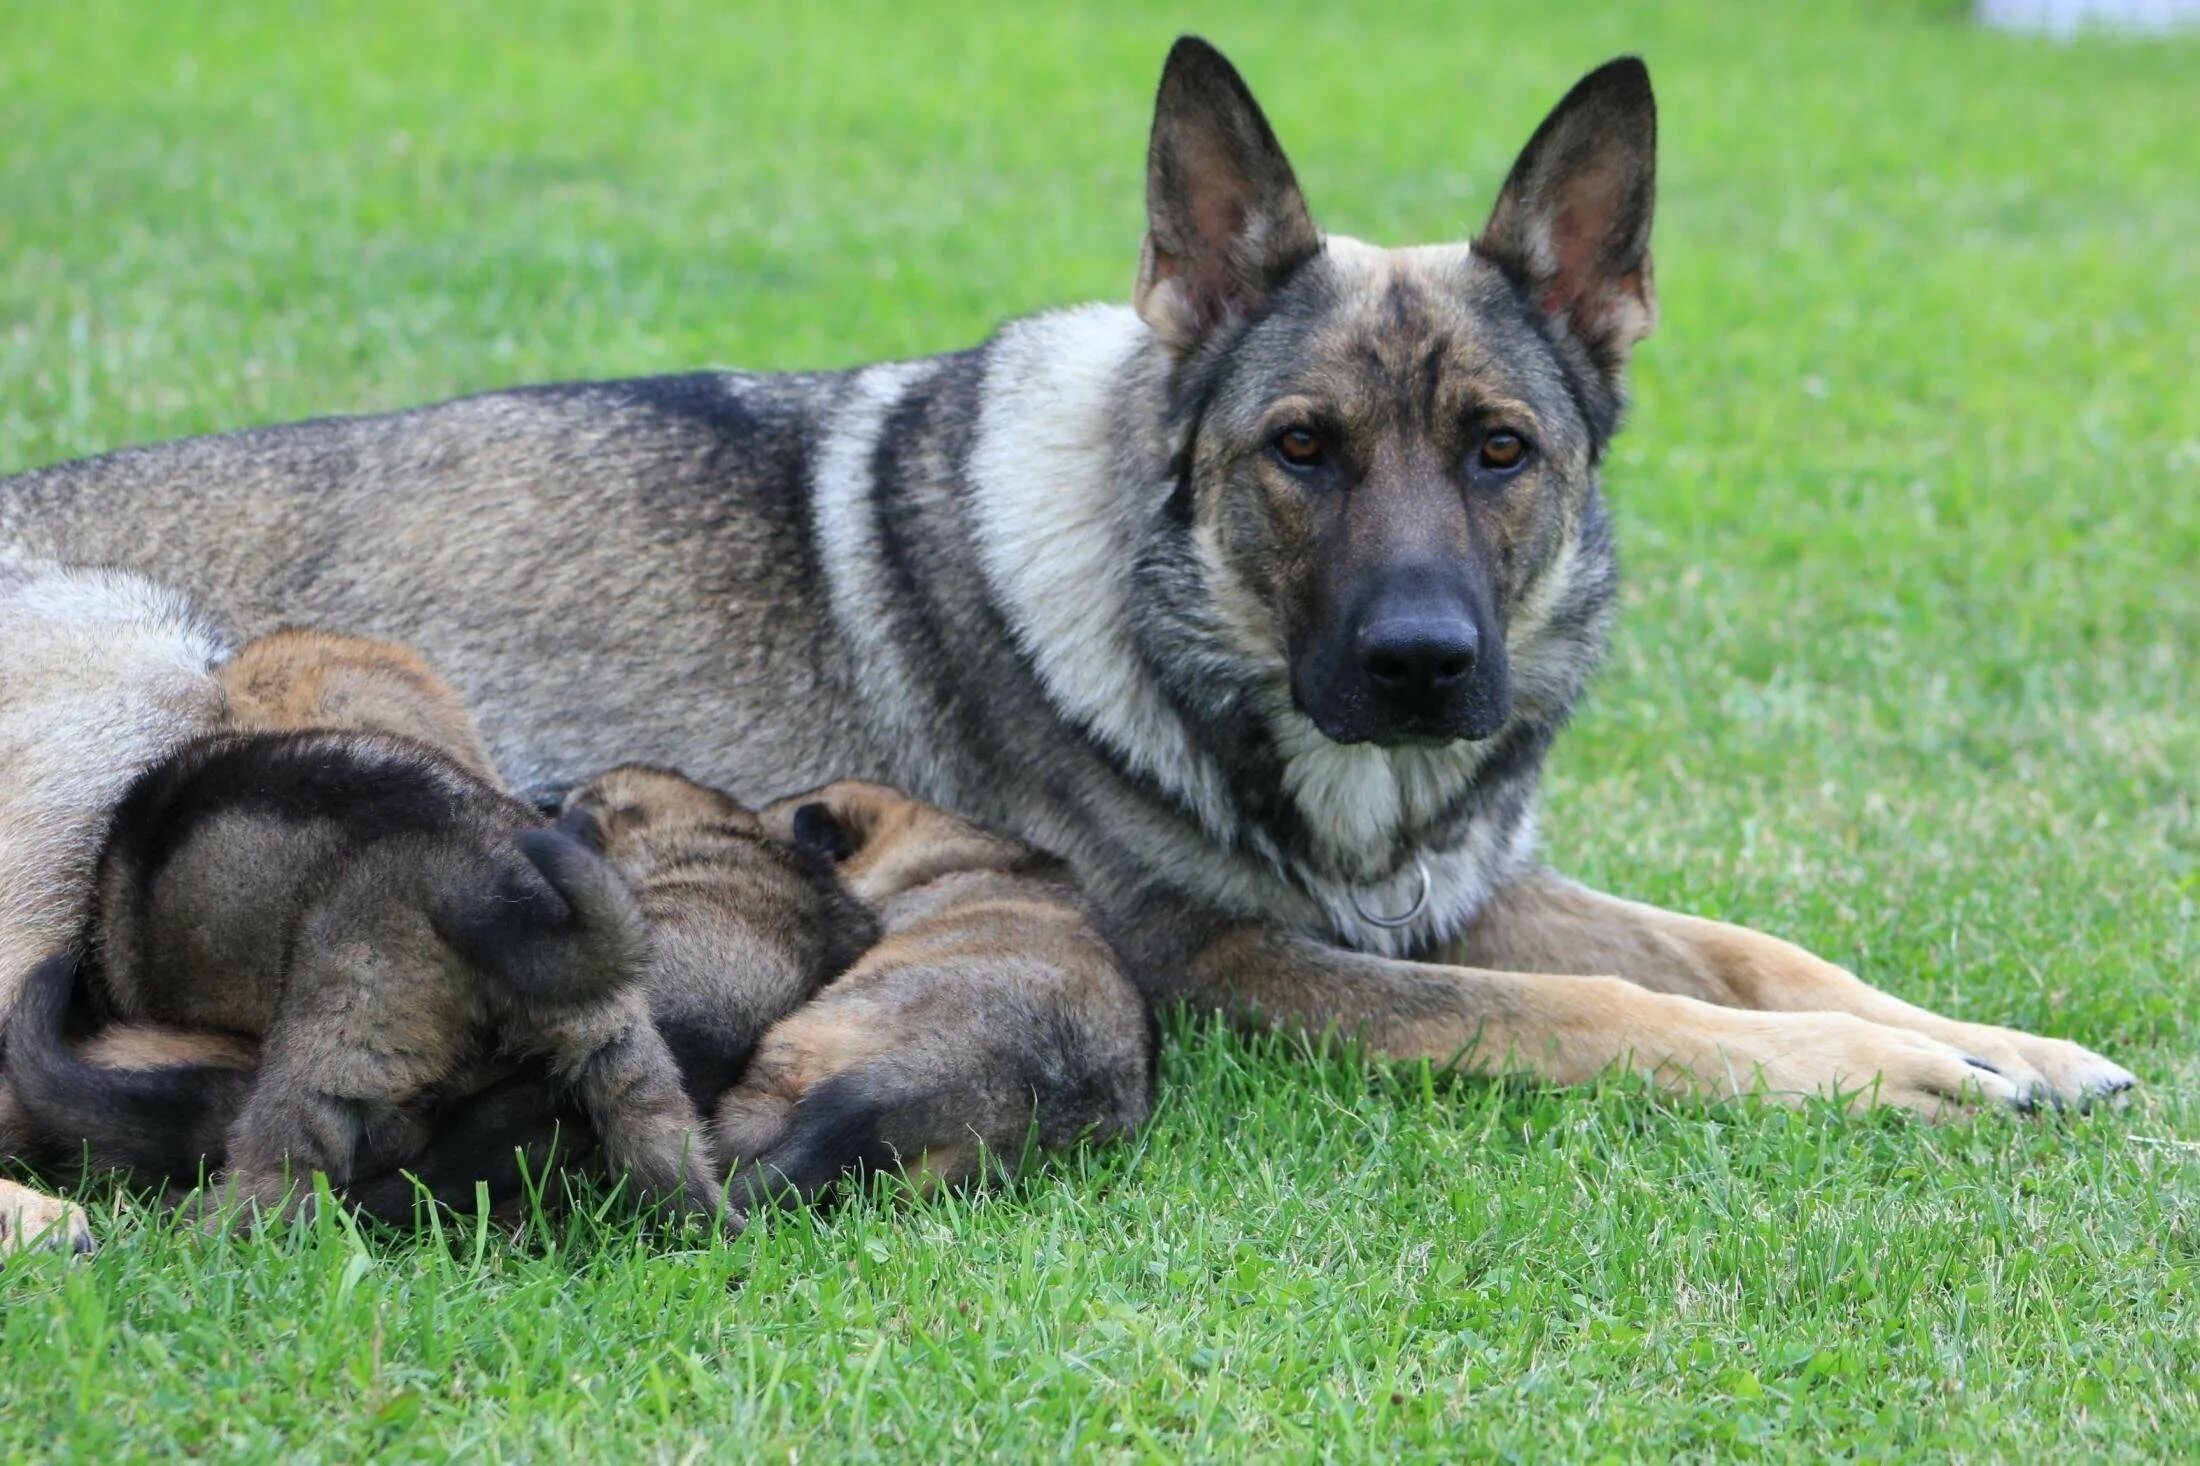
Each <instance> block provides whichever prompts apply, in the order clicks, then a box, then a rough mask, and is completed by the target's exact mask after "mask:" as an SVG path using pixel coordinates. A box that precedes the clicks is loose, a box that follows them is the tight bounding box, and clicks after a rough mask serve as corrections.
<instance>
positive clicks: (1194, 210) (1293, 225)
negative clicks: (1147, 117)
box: [1134, 36, 1322, 356]
mask: <svg viewBox="0 0 2200 1466" xmlns="http://www.w3.org/2000/svg"><path fill="white" fill-rule="evenodd" d="M1321 247H1322V239H1321V234H1320V232H1319V231H1318V230H1316V229H1315V228H1314V220H1313V216H1312V215H1310V214H1309V213H1307V210H1306V199H1305V196H1304V195H1302V194H1301V193H1300V192H1299V183H1298V179H1297V178H1296V177H1295V176H1294V175H1293V174H1292V172H1291V163H1290V160H1289V159H1287V158H1285V157H1284V155H1283V149H1282V148H1281V147H1279V146H1278V145H1277V143H1276V135H1275V133H1273V132H1271V131H1270V130H1269V127H1268V119H1267V118H1266V117H1263V116H1262V115H1261V111H1260V104H1259V103H1258V102H1255V101H1254V100H1253V94H1252V92H1251V91H1249V90H1248V89H1247V88H1246V85H1245V81H1244V79H1243V78H1242V77H1240V76H1239V75H1238V74H1237V68H1236V67H1234V66H1232V65H1231V64H1230V63H1229V62H1228V61H1227V60H1225V59H1223V55H1222V53H1221V52H1220V51H1217V50H1216V49H1215V48H1214V47H1212V46H1210V45H1208V44H1207V43H1206V42H1205V41H1203V40H1201V39H1199V38H1198V37H1197V36H1185V37H1183V38H1182V39H1180V40H1179V41H1178V42H1177V43H1176V45H1175V47H1174V48H1173V49H1172V50H1171V51H1170V52H1169V60H1168V63H1167V64H1166V65H1165V66H1164V67H1163V68H1162V71H1161V91H1160V95H1159V96H1157V97H1156V98H1155V99H1154V113H1153V139H1152V141H1151V142H1150V143H1149V144H1148V146H1147V149H1146V244H1145V249H1144V252H1143V253H1142V255H1141V257H1140V259H1139V264H1138V291H1137V294H1136V295H1135V296H1134V301H1135V303H1136V305H1137V307H1138V314H1139V316H1140V317H1141V318H1143V319H1144V320H1145V322H1146V324H1147V325H1149V326H1151V327H1153V329H1154V332H1155V333H1156V334H1157V335H1159V336H1160V337H1161V339H1162V341H1163V342H1164V343H1165V344H1166V345H1167V346H1168V348H1169V349H1170V350H1171V351H1173V352H1175V353H1176V354H1177V355H1179V356H1181V355H1183V354H1185V353H1187V352H1189V351H1190V350H1192V348H1194V347H1195V346H1197V345H1198V344H1199V342H1200V341H1201V340H1202V339H1203V338H1204V337H1205V336H1206V335H1207V333H1208V332H1209V331H1212V330H1213V329H1214V328H1215V327H1216V326H1218V325H1220V324H1222V323H1223V322H1224V321H1227V320H1229V319H1231V318H1233V317H1242V316H1244V315H1246V314H1249V313H1250V312H1251V311H1253V310H1255V309H1257V308H1258V307H1259V305H1260V303H1261V302H1262V301H1263V300H1265V299H1266V298H1267V296H1268V294H1269V292H1270V291H1272V290H1274V289H1275V288H1276V287H1277V286H1278V285H1280V284H1282V283H1283V280H1284V278H1285V277H1286V276H1288V275H1289V274H1290V273H1291V272H1292V271H1293V270H1294V269H1296V268H1298V267H1299V266H1300V265H1301V264H1303V263H1305V261H1306V260H1307V259H1309V258H1310V257H1311V256H1313V255H1315V254H1317V253H1318V252H1320V250H1321Z"/></svg>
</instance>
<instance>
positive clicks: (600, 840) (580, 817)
mask: <svg viewBox="0 0 2200 1466" xmlns="http://www.w3.org/2000/svg"><path fill="white" fill-rule="evenodd" d="M557 827H558V829H559V831H561V832H562V833H564V834H565V835H568V836H570V837H571V838H572V839H573V840H575V841H577V842H578V843H579V844H581V845H582V846H584V847H585V848H586V849H588V850H589V851H591V852H592V853H594V854H597V855H601V854H603V852H604V847H605V846H606V845H607V844H608V843H609V841H608V840H607V839H606V838H605V835H604V827H603V821H602V820H601V819H599V818H597V813H596V811H595V810H593V809H590V808H589V807H588V806H586V805H582V804H576V805H574V806H572V807H571V808H569V809H567V810H566V811H565V813H563V814H561V815H559V816H558V825H557Z"/></svg>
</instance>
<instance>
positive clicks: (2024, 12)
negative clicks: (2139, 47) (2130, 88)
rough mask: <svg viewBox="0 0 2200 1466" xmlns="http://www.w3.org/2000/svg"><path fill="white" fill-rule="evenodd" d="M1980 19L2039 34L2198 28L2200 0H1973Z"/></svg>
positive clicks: (2164, 31) (2160, 31)
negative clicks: (1975, 2) (1975, 0)
mask: <svg viewBox="0 0 2200 1466" xmlns="http://www.w3.org/2000/svg"><path fill="white" fill-rule="evenodd" d="M1977 14H1978V18H1979V21H1980V23H1982V24H1984V25H1990V26H1992V27H1994V28H1995V29H1996V30H2005V31H2028V32H2031V33H2032V34H2034V35H2043V36H2075V35H2077V34H2078V33H2079V32H2081V31H2089V30H2092V31H2125V32H2135V31H2136V32H2146V33H2150V34H2155V35H2162V34H2167V33H2168V32H2170V31H2174V30H2179V29H2183V28H2185V27H2200V0H1977Z"/></svg>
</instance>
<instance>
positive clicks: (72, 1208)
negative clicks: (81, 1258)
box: [0, 1181, 95, 1258]
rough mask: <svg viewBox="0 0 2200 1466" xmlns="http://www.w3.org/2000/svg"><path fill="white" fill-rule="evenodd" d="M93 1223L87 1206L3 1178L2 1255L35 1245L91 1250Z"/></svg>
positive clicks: (0, 1209) (0, 1197)
mask: <svg viewBox="0 0 2200 1466" xmlns="http://www.w3.org/2000/svg"><path fill="white" fill-rule="evenodd" d="M94 1245H95V1244H94V1243H93V1241H92V1226H91V1223H90V1222H89V1221H88V1220H87V1219H86V1218H85V1216H84V1208H82V1207H80V1206H78V1205H76V1204H75V1203H74V1202H68V1201H63V1200H62V1199H61V1198H60V1197H58V1196H48V1195H46V1194H45V1193H44V1192H41V1191H33V1190H31V1189H30V1188H29V1187H28V1186H18V1185H16V1184H15V1182H13V1181H0V1258H4V1257H6V1256H7V1255H8V1254H9V1253H11V1252H22V1251H24V1250H26V1249H28V1248H32V1247H57V1248H58V1247H66V1248H68V1249H69V1250H70V1251H71V1252H79V1253H81V1252H90V1251H91V1250H92V1249H93V1246H94Z"/></svg>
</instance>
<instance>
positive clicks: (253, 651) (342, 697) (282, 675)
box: [219, 627, 503, 785]
mask: <svg viewBox="0 0 2200 1466" xmlns="http://www.w3.org/2000/svg"><path fill="white" fill-rule="evenodd" d="M219 675H220V678H221V684H222V690H223V691H224V692H225V693H227V694H228V698H229V715H228V722H229V726H230V727H231V728H234V729H236V730H237V731H239V732H243V733H295V732H301V731H304V730H306V729H310V728H338V729H344V730H347V731H350V732H356V733H395V734H397V735H398V736H400V737H403V738H411V739H414V740H416V741H418V742H421V743H425V744H427V745H428V746H429V747H430V748H434V749H440V750H441V751H442V752H443V753H444V754H445V755H446V756H448V757H449V758H451V759H453V760H454V761H456V762H457V763H458V764H460V765H461V766H463V767H464V768H465V769H466V770H467V771H468V772H470V773H473V774H476V775H479V776H480V777H481V778H482V779H483V780H485V781H487V782H488V783H491V784H499V785H501V784H502V782H503V780H502V779H501V778H500V777H499V776H498V774H497V767H496V764H495V763H493V762H492V761H491V760H490V758H489V748H488V745H487V744H486V743H484V742H483V741H482V737H481V730H480V728H478V727H477V726H475V724H474V715H473V713H472V711H471V710H470V709H468V708H467V706H466V701H465V699H464V698H462V697H460V696H459V695H458V691H457V689H456V688H454V687H452V686H451V684H450V683H448V682H445V681H444V680H443V679H442V678H441V677H439V676H437V675H436V674H435V671H434V670H433V669H432V668H430V667H429V666H428V664H427V662H426V661H425V660H424V659H423V658H422V657H421V655H420V653H418V652H416V651H414V650H413V649H412V648H411V647H409V646H403V645H400V644H399V643H397V642H394V641H376V640H374V639H372V638H370V637H364V636H347V635H344V634H343V633H341V632H334V631H318V630H315V629H313V628H311V627H287V628H285V629H283V630H281V631H276V632H272V633H270V634H269V635H266V636H262V637H256V638H254V639H253V640H251V641H249V642H246V643H245V644H244V646H243V647H242V648H240V649H239V650H238V652H237V655H236V656H235V657H233V658H231V659H230V661H229V662H228V664H227V665H225V666H224V667H222V668H221V670H220V673H219Z"/></svg>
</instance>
